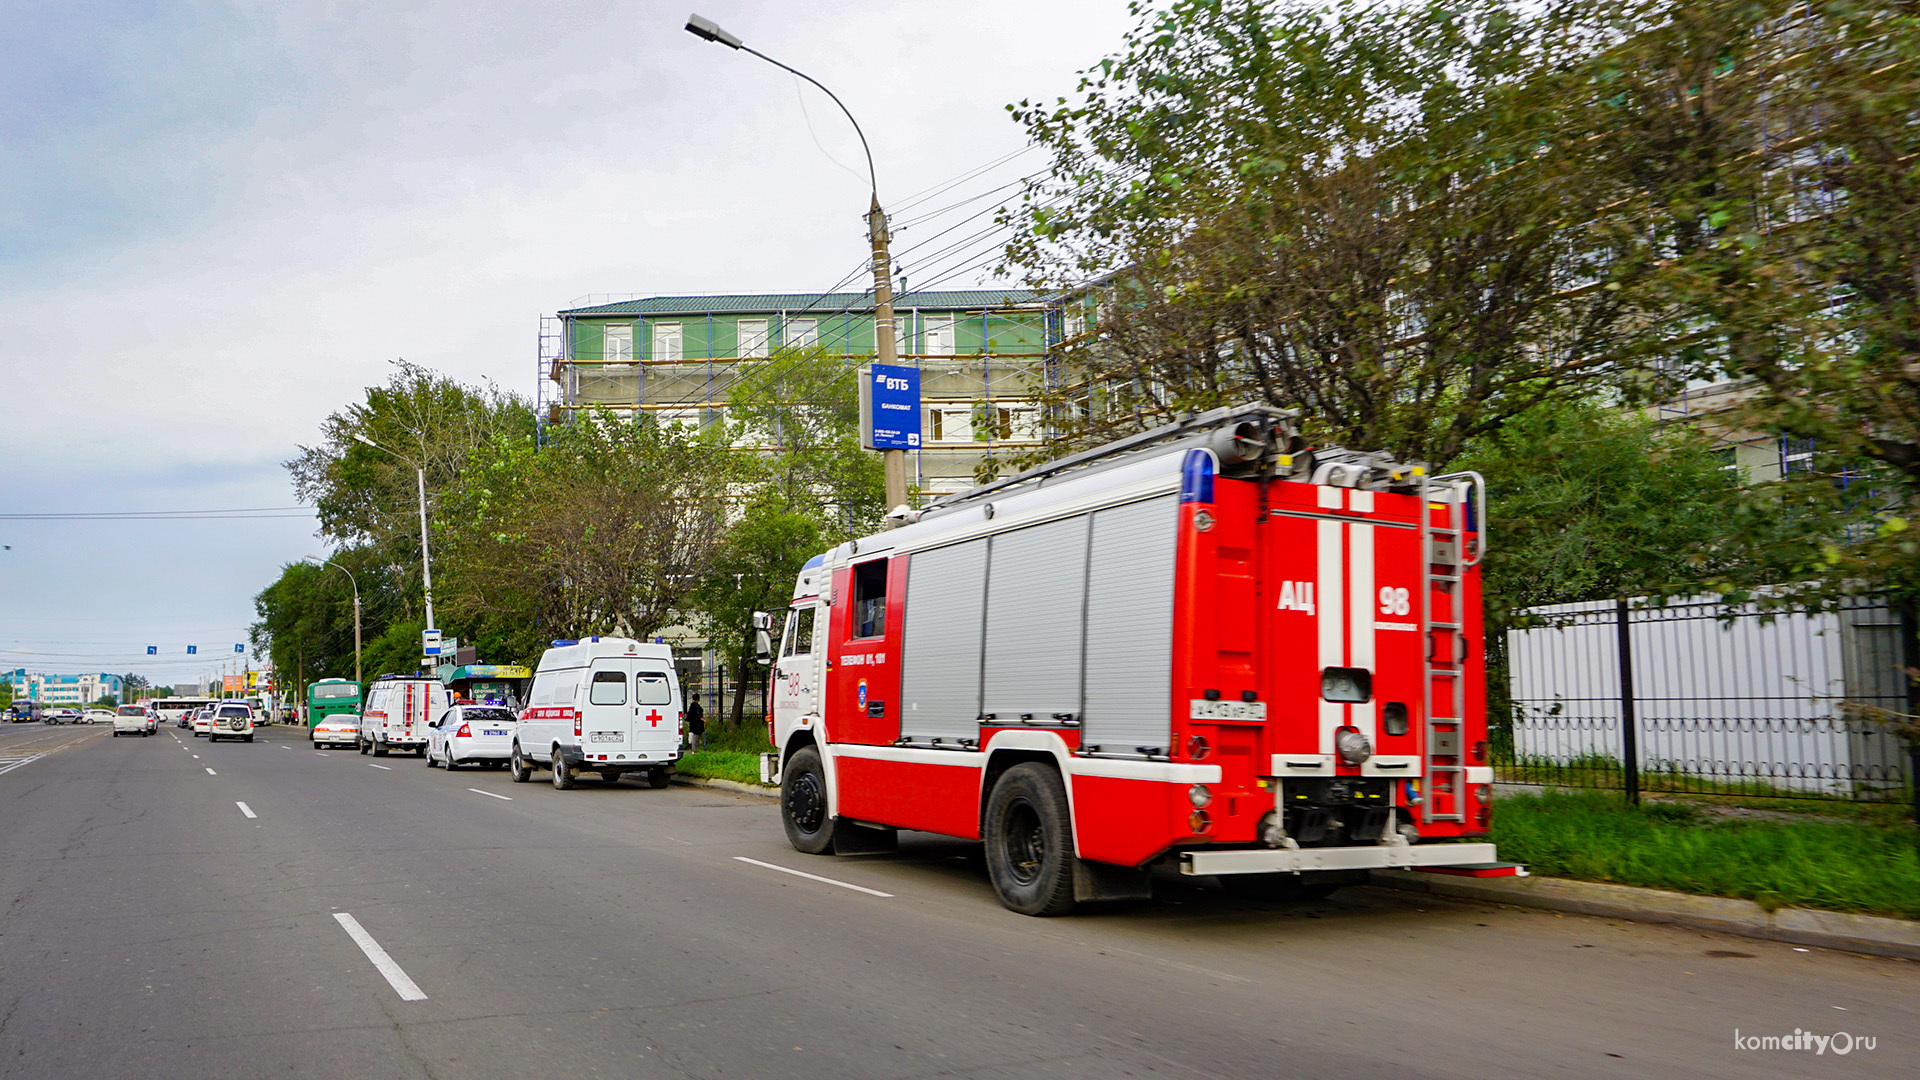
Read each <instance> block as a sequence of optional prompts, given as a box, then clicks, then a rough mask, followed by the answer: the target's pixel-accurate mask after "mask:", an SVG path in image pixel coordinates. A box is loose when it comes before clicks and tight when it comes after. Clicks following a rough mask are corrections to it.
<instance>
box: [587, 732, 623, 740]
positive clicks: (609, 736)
mask: <svg viewBox="0 0 1920 1080" xmlns="http://www.w3.org/2000/svg"><path fill="white" fill-rule="evenodd" d="M587 739H588V741H589V742H621V741H623V740H622V739H621V737H620V733H619V732H617V731H596V732H593V733H592V734H591V735H589V736H588V737H587Z"/></svg>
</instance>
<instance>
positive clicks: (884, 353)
mask: <svg viewBox="0 0 1920 1080" xmlns="http://www.w3.org/2000/svg"><path fill="white" fill-rule="evenodd" d="M687 33H689V34H692V35H693V36H694V37H697V38H701V39H703V40H705V41H712V42H717V43H718V44H721V45H725V46H727V47H728V48H730V49H737V50H739V51H740V52H744V53H751V54H752V55H754V56H757V57H759V58H760V59H762V60H765V61H766V62H767V63H769V64H772V65H773V66H774V67H777V68H779V69H780V70H782V71H786V72H789V73H791V74H793V75H795V76H797V77H799V78H802V79H805V80H807V81H808V82H810V83H812V84H813V85H815V86H817V87H819V88H820V92H821V93H823V94H825V95H827V96H828V97H830V98H832V99H833V103H834V104H835V105H838V106H840V111H841V112H843V113H846V114H847V122H848V123H850V124H852V125H853V133H854V134H855V135H858V136H860V149H861V150H862V151H864V152H865V153H866V155H867V182H868V184H869V185H871V187H872V189H873V201H872V204H871V205H870V206H869V207H868V209H867V239H868V240H869V241H871V242H872V244H873V344H874V360H875V362H877V363H880V364H886V365H892V364H897V363H899V359H900V357H899V353H898V351H897V350H896V348H895V345H894V334H893V256H892V254H891V253H890V252H889V251H888V248H887V242H888V240H889V239H890V237H889V236H888V235H887V215H886V213H885V212H884V211H882V210H881V209H880V180H879V176H878V174H877V173H876V172H875V171H874V168H873V150H872V148H871V147H869V146H868V145H867V133H866V132H864V131H861V130H860V121H858V120H855V119H854V118H853V110H851V109H849V108H847V105H846V102H844V101H841V100H840V97H839V95H837V94H835V93H834V92H833V91H831V90H829V89H827V88H826V86H825V85H823V84H822V83H821V82H820V80H818V79H816V78H814V77H813V76H811V75H809V74H807V73H806V72H804V71H801V70H799V69H797V68H793V67H789V66H787V65H786V64H783V63H781V62H780V61H778V60H775V59H774V58H773V57H771V56H768V55H767V54H766V53H763V52H759V51H756V50H754V49H750V48H748V47H747V45H746V43H745V42H743V41H741V40H740V39H739V38H737V37H735V36H734V35H732V34H729V33H727V32H726V31H725V30H722V29H721V28H720V24H719V23H716V22H714V21H713V20H712V19H706V18H702V17H700V16H699V15H689V16H688V17H687ZM881 461H882V463H883V464H884V465H885V467H886V476H887V509H888V510H889V511H892V510H894V509H896V508H898V507H902V506H905V505H906V502H907V452H906V451H905V450H883V451H881Z"/></svg>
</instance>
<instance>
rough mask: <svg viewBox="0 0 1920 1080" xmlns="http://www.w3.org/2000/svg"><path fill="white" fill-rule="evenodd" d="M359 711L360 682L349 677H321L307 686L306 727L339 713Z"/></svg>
mask: <svg viewBox="0 0 1920 1080" xmlns="http://www.w3.org/2000/svg"><path fill="white" fill-rule="evenodd" d="M359 711H360V684H359V683H357V682H354V681H352V680H351V679H321V680H320V681H319V682H316V683H313V684H311V685H309V686H308V687H307V727H308V728H312V727H313V725H315V724H317V723H319V722H320V721H321V720H323V719H325V718H327V717H329V716H336V715H338V714H340V713H358V712H359Z"/></svg>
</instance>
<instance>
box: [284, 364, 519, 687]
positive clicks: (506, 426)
mask: <svg viewBox="0 0 1920 1080" xmlns="http://www.w3.org/2000/svg"><path fill="white" fill-rule="evenodd" d="M320 431H321V441H320V442H319V444H318V445H315V446H302V447H301V448H300V453H299V454H298V455H297V456H295V457H294V458H293V459H292V460H290V461H288V462H286V467H287V470H288V472H290V473H291V474H292V476H293V486H294V493H295V494H296V495H298V496H299V497H300V499H301V500H302V501H306V502H311V503H313V504H314V506H315V508H316V509H317V510H318V513H319V518H320V535H321V536H322V537H325V538H327V539H330V540H333V541H335V542H337V543H340V544H344V545H351V546H356V547H368V548H371V549H372V550H373V551H375V552H378V553H379V555H380V556H381V558H382V560H383V561H384V562H385V564H386V565H387V566H388V567H390V568H391V570H392V571H393V573H394V574H395V575H397V576H398V578H399V581H400V583H401V585H402V592H401V594H400V596H401V599H402V601H403V603H404V605H405V610H406V612H407V614H408V615H409V616H418V615H420V614H422V613H423V612H422V609H420V608H417V607H416V606H415V603H416V598H417V597H419V596H420V595H421V592H420V585H421V579H420V516H419V493H418V479H417V477H416V474H415V466H416V465H419V466H422V467H424V469H425V471H426V487H427V497H428V500H429V505H430V506H432V505H433V504H435V503H437V502H438V501H439V499H440V497H441V495H442V493H443V492H445V491H446V490H447V489H448V488H449V487H450V486H452V485H453V484H454V483H455V482H456V481H457V480H458V479H459V477H460V475H461V472H462V470H464V469H465V468H466V466H467V462H468V460H469V459H470V457H471V455H472V454H473V452H474V451H475V450H476V449H477V448H479V447H481V446H485V445H489V444H491V443H493V442H495V441H497V440H501V439H511V438H522V439H531V438H532V437H533V433H534V419H533V410H532V409H531V407H530V406H529V405H528V404H527V402H526V400H525V399H523V398H520V397H518V396H517V395H513V394H508V393H503V392H502V391H500V390H499V389H497V388H495V387H493V386H491V385H488V386H485V387H472V386H467V385H465V384H462V383H460V382H458V381H456V380H454V379H452V378H449V377H447V376H445V375H442V374H439V373H437V372H433V371H429V370H427V369H426V368H422V367H420V366H418V365H415V364H410V363H407V362H406V361H404V360H400V361H396V362H395V363H394V372H393V375H392V376H391V377H390V378H389V379H388V381H387V383H386V385H384V386H375V387H369V388H367V391H366V396H365V399H364V400H363V401H359V402H355V403H353V404H351V405H348V406H347V407H345V408H343V409H341V410H339V411H337V412H334V413H332V414H330V415H329V416H328V417H327V418H326V419H325V420H323V421H322V422H321V425H320ZM363 439H364V440H370V441H371V442H373V443H376V444H378V446H379V447H384V448H385V449H384V450H383V449H377V448H376V447H374V446H369V445H367V443H366V442H364V441H362V440H363ZM389 451H390V452H389ZM430 517H431V515H430ZM429 527H430V528H433V529H434V530H435V531H436V532H437V530H438V529H439V527H440V524H439V523H437V522H434V521H431V520H430V521H429ZM383 625H384V624H383ZM415 659H416V660H417V659H418V658H417V657H416V658H415Z"/></svg>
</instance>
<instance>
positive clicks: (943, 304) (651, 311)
mask: <svg viewBox="0 0 1920 1080" xmlns="http://www.w3.org/2000/svg"><path fill="white" fill-rule="evenodd" d="M1048 295H1049V294H1047V293H1041V292H1036V291H1034V290H1032V289H942V290H920V291H915V292H906V293H901V294H900V295H898V296H895V297H894V298H893V306H894V307H895V308H896V309H903V310H904V309H911V308H919V309H921V310H934V311H946V310H967V309H978V308H998V307H1016V306H1031V305H1034V304H1038V303H1041V302H1042V301H1043V300H1045V299H1046V297H1047V296H1048ZM872 310H873V294H872V293H870V292H858V293H854V292H837V293H749V294H741V295H735V296H649V297H647V298H646V299H643V300H622V301H620V302H618V303H613V304H595V305H593V306H591V307H577V308H568V309H566V310H564V311H562V312H560V314H562V315H567V316H593V315H719V314H739V313H750V314H757V313H759V312H768V313H772V312H778V311H784V312H786V313H787V314H789V315H800V314H804V313H808V312H813V313H817V314H821V315H836V314H839V313H840V312H842V311H872Z"/></svg>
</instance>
